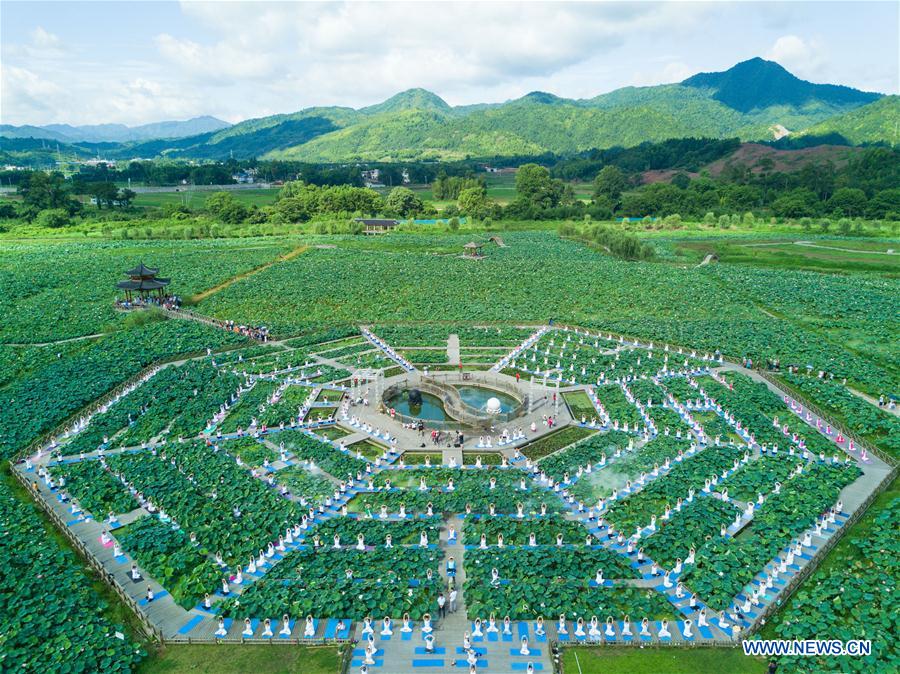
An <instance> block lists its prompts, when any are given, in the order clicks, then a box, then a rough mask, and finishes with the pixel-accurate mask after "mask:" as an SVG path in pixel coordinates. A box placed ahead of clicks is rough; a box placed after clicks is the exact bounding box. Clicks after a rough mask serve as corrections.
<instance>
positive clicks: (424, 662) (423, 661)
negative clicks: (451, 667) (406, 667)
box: [412, 658, 444, 667]
mask: <svg viewBox="0 0 900 674" xmlns="http://www.w3.org/2000/svg"><path fill="white" fill-rule="evenodd" d="M412 666H413V667H443V666H444V661H443V660H442V659H440V658H413V661H412Z"/></svg>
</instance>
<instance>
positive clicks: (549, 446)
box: [522, 426, 596, 461]
mask: <svg viewBox="0 0 900 674" xmlns="http://www.w3.org/2000/svg"><path fill="white" fill-rule="evenodd" d="M595 432H596V431H592V430H590V429H588V428H582V427H581V426H566V427H565V428H562V429H560V430H558V431H553V432H552V433H550V434H548V435H545V436H544V437H542V438H539V439H538V440H535V441H534V442H530V443H528V444H527V445H525V446H524V447H522V454H524V455H525V456H527V457H528V458H529V459H531V460H532V461H536V460H537V459H540V458H541V457H544V456H547V455H548V454H553V452H555V451H556V450H558V449H562V448H563V447H568V446H569V445H571V444H572V443H575V442H578V441H579V440H582V439H583V438H586V437H587V436H589V435H593V434H594V433H595Z"/></svg>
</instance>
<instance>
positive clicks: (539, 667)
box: [510, 662, 544, 672]
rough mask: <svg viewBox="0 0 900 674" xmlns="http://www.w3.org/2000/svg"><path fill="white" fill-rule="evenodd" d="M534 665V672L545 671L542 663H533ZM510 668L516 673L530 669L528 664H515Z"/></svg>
mask: <svg viewBox="0 0 900 674" xmlns="http://www.w3.org/2000/svg"><path fill="white" fill-rule="evenodd" d="M532 665H533V666H534V671H536V672H540V671H541V670H543V669H544V665H542V664H541V663H540V662H533V663H532ZM510 667H511V668H512V670H513V671H515V672H519V671H522V672H524V671H525V670H527V669H528V663H527V662H514V663H512V664H511V665H510Z"/></svg>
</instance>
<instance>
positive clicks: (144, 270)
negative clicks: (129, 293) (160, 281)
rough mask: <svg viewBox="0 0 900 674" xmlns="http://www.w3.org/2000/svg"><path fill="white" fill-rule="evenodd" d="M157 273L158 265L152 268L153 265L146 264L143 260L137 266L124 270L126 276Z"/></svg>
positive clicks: (154, 274)
mask: <svg viewBox="0 0 900 674" xmlns="http://www.w3.org/2000/svg"><path fill="white" fill-rule="evenodd" d="M158 273H159V267H157V268H156V269H154V268H153V267H148V266H146V265H145V264H144V263H143V262H141V263H140V264H139V265H138V266H137V267H134V268H133V269H129V270H128V271H126V272H125V274H126V275H127V276H142V277H143V276H156V275H157V274H158Z"/></svg>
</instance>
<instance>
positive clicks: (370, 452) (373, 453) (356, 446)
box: [347, 440, 387, 461]
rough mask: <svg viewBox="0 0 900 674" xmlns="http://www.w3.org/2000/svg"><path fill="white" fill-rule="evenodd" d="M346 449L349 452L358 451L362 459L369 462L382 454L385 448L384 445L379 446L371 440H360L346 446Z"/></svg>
mask: <svg viewBox="0 0 900 674" xmlns="http://www.w3.org/2000/svg"><path fill="white" fill-rule="evenodd" d="M347 449H348V450H349V451H351V452H354V453H355V452H356V451H359V453H360V454H362V455H363V456H364V457H366V458H367V459H368V460H369V461H374V460H375V459H377V458H378V457H379V456H381V455H382V454H384V452H385V450H386V449H387V447H386V446H385V445H379V444H378V443H377V442H374V441H372V440H360V441H359V442H354V443H353V444H352V445H348V446H347Z"/></svg>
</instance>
